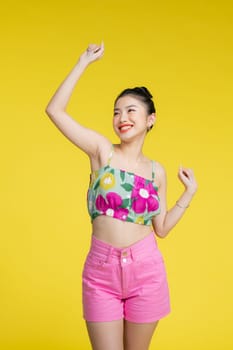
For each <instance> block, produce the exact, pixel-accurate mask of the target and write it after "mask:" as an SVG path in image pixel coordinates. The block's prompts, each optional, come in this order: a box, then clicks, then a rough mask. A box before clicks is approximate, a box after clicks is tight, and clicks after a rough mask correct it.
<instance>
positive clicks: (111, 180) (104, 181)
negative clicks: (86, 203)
mask: <svg viewBox="0 0 233 350" xmlns="http://www.w3.org/2000/svg"><path fill="white" fill-rule="evenodd" d="M114 185H115V177H114V175H113V174H111V173H106V174H105V175H104V176H103V177H102V178H101V180H100V187H101V188H103V189H104V190H109V188H112V187H114Z"/></svg>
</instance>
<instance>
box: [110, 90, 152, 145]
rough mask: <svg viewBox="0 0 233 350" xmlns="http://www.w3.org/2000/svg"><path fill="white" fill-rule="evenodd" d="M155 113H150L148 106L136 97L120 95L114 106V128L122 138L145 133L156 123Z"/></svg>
mask: <svg viewBox="0 0 233 350" xmlns="http://www.w3.org/2000/svg"><path fill="white" fill-rule="evenodd" d="M154 119H155V114H154V113H152V114H150V115H148V112H147V106H146V105H145V104H144V103H143V102H142V101H140V100H139V99H137V98H136V97H134V96H133V95H127V96H123V97H120V98H119V99H118V100H117V101H116V104H115V106H114V116H113V128H114V131H115V133H116V134H117V135H118V136H119V137H120V139H125V138H127V139H128V138H132V137H135V136H137V135H145V134H146V132H147V129H148V127H150V126H151V125H152V124H153V123H154Z"/></svg>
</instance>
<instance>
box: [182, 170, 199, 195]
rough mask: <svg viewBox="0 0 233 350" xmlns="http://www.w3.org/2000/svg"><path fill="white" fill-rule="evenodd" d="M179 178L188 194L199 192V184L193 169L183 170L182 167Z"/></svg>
mask: <svg viewBox="0 0 233 350" xmlns="http://www.w3.org/2000/svg"><path fill="white" fill-rule="evenodd" d="M178 178H179V180H180V181H181V182H182V183H183V185H184V186H185V188H186V191H187V192H189V193H190V194H194V193H195V192H196V191H197V182H196V180H195V177H194V173H193V170H192V169H188V168H183V167H182V166H180V168H179V171H178Z"/></svg>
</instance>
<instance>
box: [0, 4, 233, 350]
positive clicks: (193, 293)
mask: <svg viewBox="0 0 233 350" xmlns="http://www.w3.org/2000/svg"><path fill="white" fill-rule="evenodd" d="M232 14H233V8H232V2H231V1H226V0H222V1H215V0H208V1H197V0H191V1H179V0H176V1H152V0H151V1H148V0H145V1H131V0H130V1H127V0H116V1H110V0H98V1H95V0H89V1H86V0H83V1H79V0H76V1H71V0H66V1H60V2H59V1H49V0H46V1H44V0H40V1H12V2H10V4H9V5H6V3H5V4H4V5H1V14H0V16H1V22H0V26H1V28H0V29H1V58H0V60H1V64H0V69H1V75H0V76H1V87H0V89H1V91H0V96H1V128H0V130H1V153H2V155H1V185H0V186H1V242H0V266H1V287H0V348H1V349H3V350H32V349H33V350H39V349H40V350H42V349H43V350H47V349H48V350H74V349H90V345H89V343H88V337H87V332H86V329H85V324H84V321H83V319H82V308H81V271H82V265H83V261H84V258H85V255H86V253H87V250H88V247H89V240H90V235H91V226H90V221H89V217H88V214H87V209H86V202H85V201H86V190H87V185H88V181H89V163H88V159H87V157H86V156H85V155H84V154H82V153H81V151H79V149H78V148H77V147H75V146H74V145H73V144H72V143H71V142H70V141H68V140H67V139H66V138H65V137H64V136H63V135H62V134H61V133H60V132H59V130H58V129H56V127H55V126H54V125H53V124H52V122H51V121H50V120H49V118H48V117H47V116H46V114H45V112H44V110H45V107H46V105H47V103H48V101H49V99H50V98H51V96H52V94H53V93H54V91H55V89H56V88H57V87H58V85H59V84H60V83H61V81H62V80H63V79H64V78H65V76H66V75H67V74H68V72H69V71H70V69H71V68H72V67H73V66H74V64H75V62H76V60H77V59H78V57H79V54H80V53H81V52H82V51H83V50H85V48H86V47H87V45H88V43H91V42H97V43H99V42H100V41H101V40H102V39H103V40H104V42H105V47H106V52H105V55H104V58H103V59H102V60H101V61H99V62H97V63H95V64H93V65H92V66H90V67H89V68H88V71H87V72H86V73H85V75H84V76H83V77H82V78H81V80H80V82H79V84H78V86H77V89H76V90H75V92H74V94H73V96H72V100H71V102H70V105H69V108H68V111H69V113H70V114H71V115H72V116H73V117H74V118H75V119H77V120H79V121H80V122H82V123H83V124H84V125H86V126H89V127H92V128H95V129H96V130H98V131H99V132H101V133H103V134H105V135H106V136H108V137H109V138H111V139H112V141H113V142H116V138H115V136H114V134H113V131H112V124H111V123H112V108H113V101H114V98H115V97H116V95H117V94H118V93H119V92H120V91H121V90H122V89H123V88H125V87H134V86H136V85H145V86H147V87H148V88H149V89H150V90H151V91H152V93H153V95H154V99H155V102H156V106H157V118H158V120H157V124H156V127H155V128H154V129H153V130H152V132H151V133H150V134H148V136H147V140H146V144H145V149H144V150H145V153H146V154H147V155H148V157H150V158H153V159H157V160H158V161H160V162H161V163H162V164H163V165H164V166H165V168H166V169H167V176H168V203H169V206H171V205H173V203H174V202H175V201H176V200H177V198H178V196H179V194H180V193H181V191H182V190H183V188H182V185H181V184H180V183H179V180H178V179H177V171H178V166H179V164H182V165H183V166H187V167H192V168H193V169H194V171H195V174H196V177H197V180H198V183H199V190H198V193H197V195H196V197H195V199H194V200H193V202H192V204H191V206H190V208H189V209H188V210H187V213H186V215H185V217H184V218H183V220H182V221H181V222H180V223H179V224H178V225H177V226H176V227H175V228H174V229H173V231H172V232H170V234H169V236H168V237H167V238H166V239H164V240H159V246H160V249H161V251H162V252H163V254H164V258H165V261H166V267H167V273H168V278H169V284H170V291H171V303H172V313H171V314H170V315H169V316H168V317H166V318H164V319H163V320H162V321H161V322H160V325H159V327H158V329H157V332H156V333H155V335H154V337H153V340H152V343H151V349H157V350H168V349H173V350H175V349H177V350H187V349H189V350H192V349H195V350H196V349H211V350H215V349H224V350H227V349H232V347H233V336H232V322H233V303H232V295H233V281H232V268H233V263H232V256H233V254H232V245H233V238H232V237H233V236H232V222H231V218H232V204H231V200H232V197H231V196H232V175H233V174H232V125H233V122H232V118H233V108H232V78H233V74H232V73H233V68H232V59H233V57H232V54H233V46H232V37H233V35H232V34H233V25H232V23H233V17H232Z"/></svg>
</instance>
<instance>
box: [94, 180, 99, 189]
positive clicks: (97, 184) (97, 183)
mask: <svg viewBox="0 0 233 350" xmlns="http://www.w3.org/2000/svg"><path fill="white" fill-rule="evenodd" d="M99 184H100V180H98V181H97V182H96V184H95V186H94V187H93V189H94V190H96V189H97V187H98V186H99Z"/></svg>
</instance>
